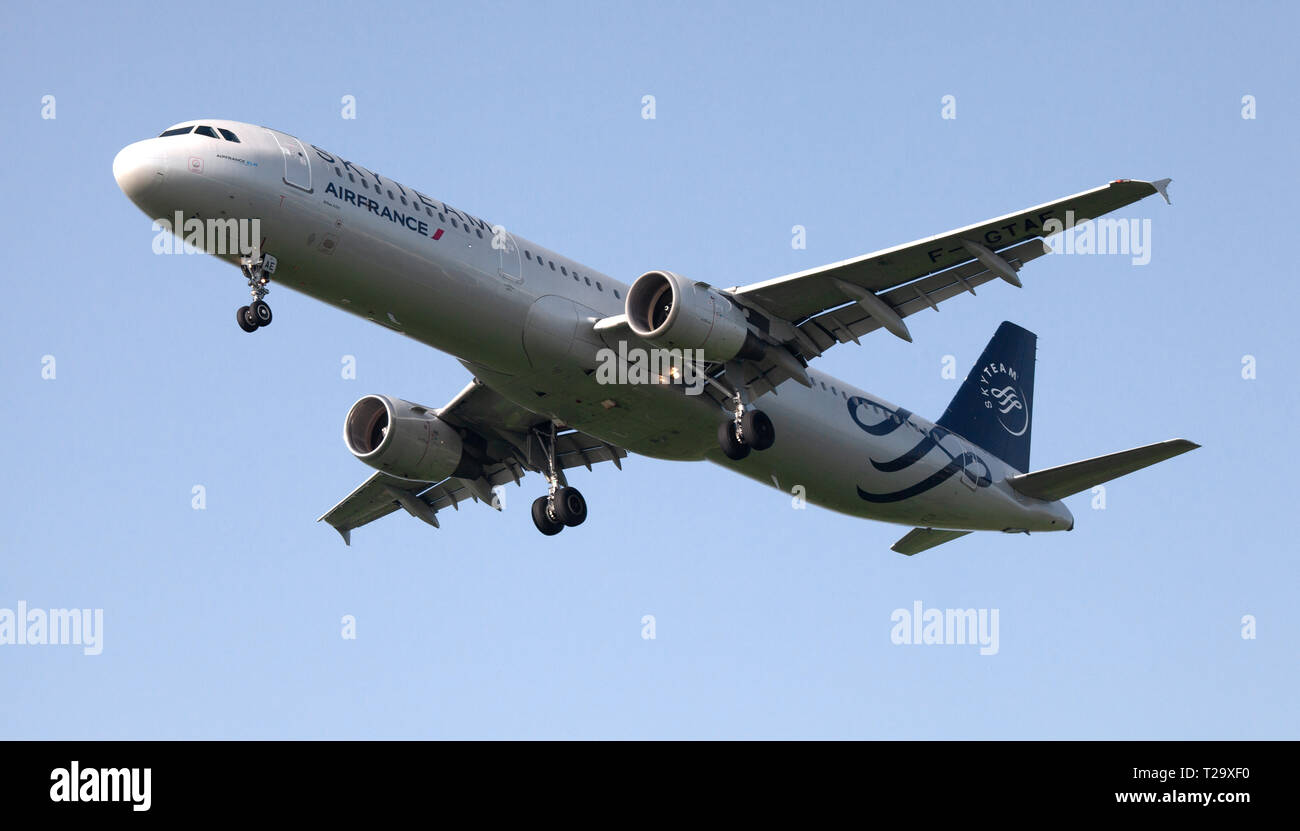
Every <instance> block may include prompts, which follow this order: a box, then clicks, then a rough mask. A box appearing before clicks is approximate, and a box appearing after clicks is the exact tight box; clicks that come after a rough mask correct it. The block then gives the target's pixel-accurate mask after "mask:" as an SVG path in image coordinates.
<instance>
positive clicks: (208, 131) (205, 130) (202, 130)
mask: <svg viewBox="0 0 1300 831" xmlns="http://www.w3.org/2000/svg"><path fill="white" fill-rule="evenodd" d="M194 132H195V133H197V134H198V135H200V136H207V137H208V138H216V137H217V133H216V131H215V130H213V129H212V128H211V127H209V126H208V125H206V124H202V125H200V126H198V127H195V128H194Z"/></svg>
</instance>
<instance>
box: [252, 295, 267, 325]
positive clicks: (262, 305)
mask: <svg viewBox="0 0 1300 831" xmlns="http://www.w3.org/2000/svg"><path fill="white" fill-rule="evenodd" d="M248 311H249V314H251V315H252V316H253V320H255V321H257V325H258V326H270V325H271V307H270V306H268V305H266V301H265V300H254V301H253V302H252V304H251V305H249V307H248Z"/></svg>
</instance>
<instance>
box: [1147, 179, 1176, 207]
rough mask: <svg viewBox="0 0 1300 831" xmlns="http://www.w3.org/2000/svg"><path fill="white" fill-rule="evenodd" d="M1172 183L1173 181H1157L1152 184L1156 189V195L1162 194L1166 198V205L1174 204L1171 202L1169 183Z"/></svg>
mask: <svg viewBox="0 0 1300 831" xmlns="http://www.w3.org/2000/svg"><path fill="white" fill-rule="evenodd" d="M1172 181H1173V179H1157V180H1155V181H1154V182H1152V183H1151V187H1153V188H1155V189H1156V193H1158V194H1160V195H1161V196H1163V197H1164V198H1165V204H1166V205H1172V204H1174V203H1173V202H1170V201H1169V183H1170V182H1172Z"/></svg>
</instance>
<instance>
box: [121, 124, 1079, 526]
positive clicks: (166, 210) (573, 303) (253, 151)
mask: <svg viewBox="0 0 1300 831" xmlns="http://www.w3.org/2000/svg"><path fill="white" fill-rule="evenodd" d="M186 123H190V122H186ZM199 123H202V124H209V125H213V126H214V127H223V128H226V129H228V130H230V131H232V132H233V133H235V134H236V135H237V136H238V138H239V142H238V143H234V142H230V141H227V140H223V139H214V138H209V137H207V136H201V135H196V134H190V135H180V136H171V137H160V138H154V139H148V140H146V141H142V142H137V143H136V144H133V145H130V146H129V147H127V148H126V149H124V150H123V151H122V153H121V154H120V155H119V156H118V159H117V160H116V161H115V163H114V173H115V175H117V177H118V180H119V183H120V184H121V185H122V187H123V190H125V191H126V192H127V194H128V195H129V196H130V197H131V199H132V200H133V201H135V202H136V204H137V205H139V206H140V208H141V209H142V210H144V211H145V212H146V213H148V214H149V215H150V216H151V217H162V218H171V217H172V216H173V214H174V212H176V211H182V212H183V213H184V215H185V217H186V218H189V217H193V216H198V217H199V218H235V219H241V218H243V219H247V218H254V217H255V218H258V219H259V220H260V224H261V233H262V236H263V242H262V250H263V252H264V253H268V254H272V255H274V256H275V258H276V260H277V263H278V265H277V270H276V272H275V274H274V278H273V282H274V284H276V285H284V286H288V287H290V288H292V289H295V290H296V291H299V292H301V293H303V294H306V295H308V296H310V297H313V298H315V299H317V300H320V301H323V302H325V303H329V304H330V305H333V306H336V307H338V308H340V309H344V310H346V311H348V312H351V313H353V314H357V315H360V316H362V317H365V318H366V319H368V320H371V321H373V322H375V323H378V324H380V325H383V326H386V327H388V328H390V329H393V330H395V331H397V332H400V333H402V334H404V335H406V336H408V337H411V338H414V339H416V340H418V341H420V342H421V343H424V344H427V345H429V346H432V347H434V348H436V349H439V350H442V351H444V352H447V353H450V354H451V355H454V356H455V357H457V358H458V359H459V360H460V361H461V362H462V363H463V364H464V365H465V366H466V367H467V368H468V369H469V370H470V371H471V372H473V373H474V375H476V376H477V377H478V378H479V379H480V380H482V381H483V382H484V383H485V384H487V385H489V386H490V387H492V388H493V389H495V390H496V391H497V392H499V393H500V394H501V395H503V396H505V397H506V398H508V399H510V400H511V401H513V402H515V403H516V404H518V405H519V406H521V407H524V408H526V409H528V410H530V411H533V412H537V413H540V414H543V415H545V416H548V417H551V418H554V419H557V420H558V421H560V422H562V423H564V424H567V425H570V426H572V427H574V428H577V429H579V430H582V431H583V432H585V433H588V434H590V435H592V436H595V437H597V438H599V439H601V440H604V441H607V442H609V443H611V444H615V445H619V446H621V447H624V448H626V449H628V450H629V451H632V452H636V453H641V454H644V455H648V456H654V457H658V458H663V459H676V460H699V459H708V460H710V461H713V462H715V463H717V464H721V465H723V466H726V467H729V468H732V469H734V470H736V471H737V472H739V473H742V474H744V475H746V476H749V477H752V478H754V479H757V480H759V481H761V482H764V483H767V484H769V485H773V486H776V487H778V488H780V489H782V490H785V491H787V492H791V491H793V490H794V489H795V488H796V487H799V488H801V490H799V491H797V492H798V493H800V494H802V495H803V496H804V497H805V498H806V499H807V500H808V501H809V502H811V503H813V504H817V505H821V506H824V507H827V508H831V509H833V510H836V511H841V512H844V513H847V514H852V515H855V516H861V517H867V518H871V519H877V520H884V521H888V522H895V523H901V524H907V525H916V526H925V527H935V528H948V529H964V530H994V531H1002V530H1028V531H1049V530H1067V529H1069V528H1071V527H1072V526H1073V518H1072V517H1071V516H1070V514H1069V511H1068V510H1067V509H1066V508H1065V506H1064V505H1062V504H1061V503H1060V502H1045V501H1042V500H1037V499H1031V498H1028V497H1025V496H1022V495H1020V494H1018V493H1017V492H1016V491H1014V490H1013V489H1012V488H1010V487H1009V486H1007V485H1006V484H1005V482H1004V479H1005V478H1006V477H1007V476H1008V475H1010V474H1013V473H1016V472H1018V471H1014V470H1012V469H1010V468H1009V467H1008V466H1007V465H1005V464H1004V463H1003V462H1002V461H1001V460H999V459H997V458H996V457H994V456H993V455H992V454H990V453H987V452H985V451H983V450H981V449H980V448H977V447H971V446H969V445H968V444H967V443H966V442H965V441H964V440H963V439H961V438H960V437H958V436H956V435H955V434H952V433H950V432H947V431H945V430H943V429H942V428H937V429H936V428H935V425H934V424H933V423H932V422H929V421H927V420H925V419H922V418H920V417H918V416H916V415H914V414H910V413H907V412H906V411H904V410H900V409H899V408H897V407H895V406H894V405H892V404H889V403H888V402H886V401H883V400H881V399H879V398H876V397H874V396H872V395H870V394H868V393H866V392H863V391H862V390H859V389H857V388H856V387H853V386H851V385H848V384H845V383H844V382H843V381H840V380H838V379H835V378H833V377H830V376H828V375H825V374H823V373H820V372H816V371H813V370H810V371H809V375H810V377H811V379H812V381H813V386H812V388H811V389H809V388H806V387H803V386H801V385H800V384H798V383H795V382H793V381H791V382H787V383H785V384H783V385H781V386H780V388H779V394H771V393H769V394H767V395H765V396H762V397H761V398H759V399H758V400H757V401H756V402H755V403H756V404H757V405H758V406H760V407H761V408H762V409H763V410H764V411H765V412H766V413H767V414H768V415H769V416H770V418H771V419H772V422H773V425H774V426H775V430H776V436H777V440H776V443H775V445H774V446H773V447H771V448H770V449H768V450H766V451H763V452H757V453H751V454H750V455H749V456H748V457H747V458H745V459H743V460H741V461H731V460H729V459H727V458H726V457H725V456H723V454H722V452H721V450H720V449H719V447H718V445H717V440H716V435H717V426H718V424H719V422H721V421H722V420H723V419H725V418H728V417H729V414H728V412H727V411H725V410H723V409H722V408H720V406H719V405H718V404H717V402H716V401H714V400H713V399H712V398H710V397H709V396H707V395H695V396H692V395H687V394H685V393H684V391H683V389H682V388H681V387H679V386H669V385H658V384H654V385H646V384H641V385H618V386H611V385H607V384H601V383H599V382H598V381H597V379H596V375H595V374H594V373H593V372H592V369H593V368H594V367H595V366H596V362H597V358H596V353H597V351H598V350H600V349H602V348H605V347H608V346H616V344H615V343H607V342H605V341H604V340H602V337H601V335H599V334H598V333H596V332H594V331H593V329H592V325H593V324H594V323H595V322H596V321H597V320H600V319H602V318H607V317H610V316H613V315H618V314H621V313H622V312H623V311H624V298H625V297H626V292H627V288H628V286H627V284H625V283H623V282H621V281H619V280H616V279H614V278H611V277H609V276H608V275H605V274H602V273H600V272H598V271H595V270H594V269H591V268H588V267H587V266H585V265H583V264H581V263H579V262H577V261H574V260H571V259H569V258H567V257H564V256H562V255H560V254H558V253H556V252H554V251H551V250H549V249H546V248H543V247H542V246H539V245H537V244H535V243H533V242H531V241H528V240H525V239H523V238H522V237H519V236H517V235H514V234H512V233H510V232H509V230H508V229H497V230H496V231H495V232H494V230H493V226H492V224H491V223H488V222H484V221H482V220H479V219H477V218H476V217H473V216H470V215H467V214H465V213H464V212H461V211H458V210H456V209H454V208H452V207H450V206H448V205H445V204H444V203H441V202H438V201H436V200H434V199H431V198H429V197H427V196H425V195H424V194H422V193H419V192H417V191H414V190H412V189H411V188H409V187H407V186H406V185H404V184H399V183H398V182H396V181H394V180H392V179H389V178H387V177H384V176H382V175H379V174H376V173H374V172H373V171H371V170H369V169H367V168H362V167H359V166H358V165H356V164H355V163H352V162H347V161H344V160H343V158H342V157H340V156H338V155H336V154H334V153H332V152H330V151H327V150H323V149H318V148H315V147H313V146H310V145H307V144H305V143H301V145H299V143H298V141H297V139H294V138H292V137H291V136H287V135H286V134H283V133H274V132H273V131H270V130H268V129H266V128H263V127H257V126H254V125H250V124H245V123H241V122H233V121H226V120H221V119H216V120H213V119H207V120H203V121H201V122H199ZM299 146H300V147H301V152H302V153H303V154H305V155H306V157H307V158H306V162H305V164H304V161H303V159H302V158H301V157H300V154H299V153H298V147H299ZM363 182H364V183H365V184H364V185H363ZM390 194H391V196H390ZM494 237H495V238H496V240H497V245H496V246H494V245H493V240H494ZM222 258H223V259H226V260H228V261H230V262H232V263H236V264H237V263H238V259H239V258H238V256H237V254H228V255H225V256H223V257H222ZM619 337H620V339H622V338H624V337H626V338H629V339H630V340H633V341H635V338H634V337H632V336H631V335H628V334H626V333H623V334H621V335H620V336H619ZM611 340H612V339H611ZM639 345H646V344H639ZM909 451H911V454H910V455H908V454H909ZM913 457H915V458H913ZM896 460H901V461H896ZM891 462H893V464H890V463H891ZM882 468H883V469H882Z"/></svg>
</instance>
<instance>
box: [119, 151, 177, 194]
mask: <svg viewBox="0 0 1300 831" xmlns="http://www.w3.org/2000/svg"><path fill="white" fill-rule="evenodd" d="M166 175H167V159H166V157H165V156H164V155H163V154H162V153H161V152H160V151H159V149H158V146H157V145H156V144H154V143H153V141H152V140H146V141H137V142H135V143H134V144H128V145H127V146H126V147H123V148H122V149H121V150H120V151H118V154H117V156H116V157H115V158H114V159H113V178H114V179H116V180H117V186H118V187H119V188H121V189H122V192H123V193H125V194H126V195H127V198H128V199H130V200H131V201H132V202H134V203H135V204H137V205H140V207H142V208H143V207H144V205H142V204H141V199H143V198H144V197H145V195H146V194H148V193H149V192H150V191H152V190H153V189H155V188H157V187H158V186H159V185H161V184H162V181H163V178H164V177H165V176H166Z"/></svg>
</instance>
